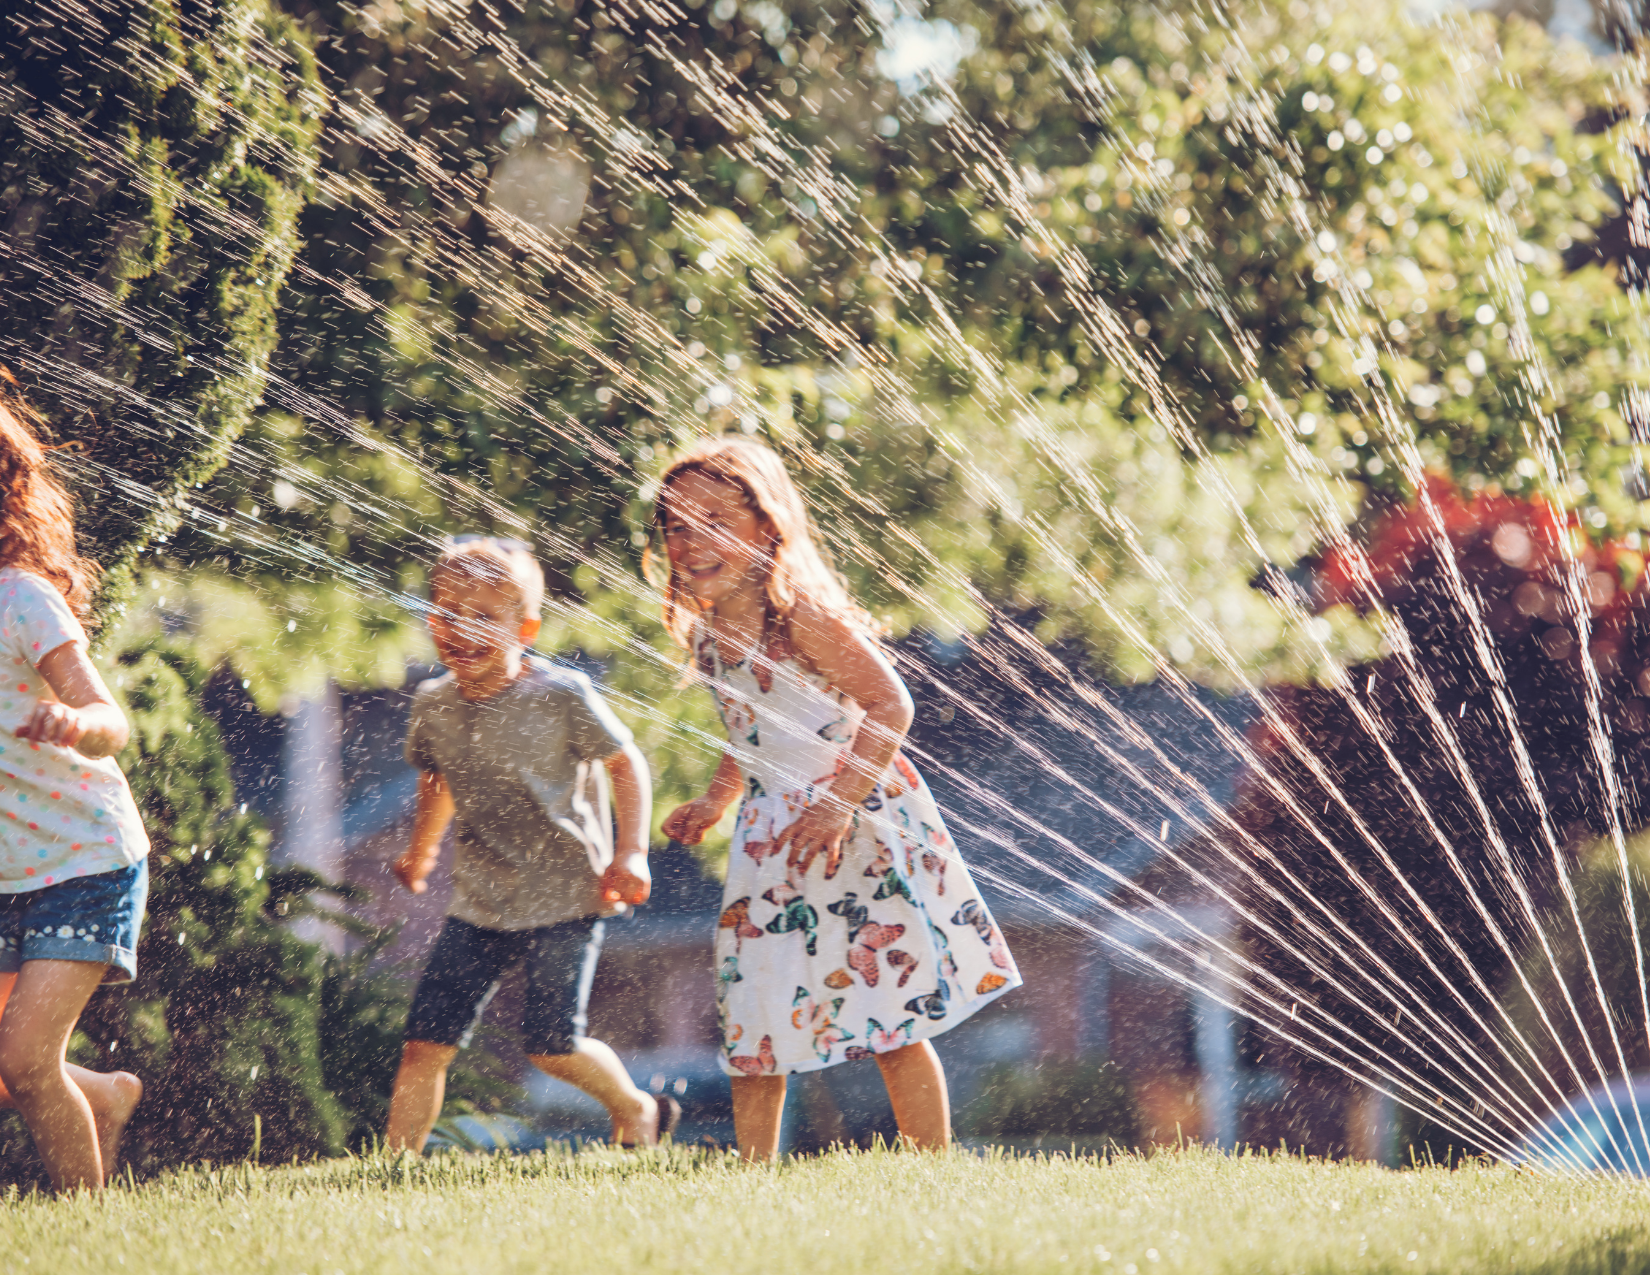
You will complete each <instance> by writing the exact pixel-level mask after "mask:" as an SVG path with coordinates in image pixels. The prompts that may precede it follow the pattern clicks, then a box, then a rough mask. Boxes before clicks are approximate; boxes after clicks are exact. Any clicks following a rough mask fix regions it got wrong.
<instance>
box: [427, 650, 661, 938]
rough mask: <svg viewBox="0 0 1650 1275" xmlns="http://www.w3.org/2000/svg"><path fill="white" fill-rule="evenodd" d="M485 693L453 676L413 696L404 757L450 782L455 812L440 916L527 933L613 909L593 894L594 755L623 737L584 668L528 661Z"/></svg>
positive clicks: (604, 843)
mask: <svg viewBox="0 0 1650 1275" xmlns="http://www.w3.org/2000/svg"><path fill="white" fill-rule="evenodd" d="M525 662H526V667H525V668H524V669H523V671H522V675H521V676H520V677H519V678H517V679H516V680H515V681H514V682H512V683H510V685H508V686H506V687H505V688H504V689H503V690H502V691H500V692H499V693H498V694H497V695H494V696H493V697H492V698H491V699H485V700H476V701H471V700H467V699H465V698H464V697H463V696H462V695H460V694H459V693H458V685H457V683H456V682H455V681H454V680H453V675H452V674H451V673H448V674H446V675H445V676H443V677H437V678H432V679H431V680H430V681H427V682H423V683H421V684H420V685H419V687H418V689H417V690H416V691H414V692H413V705H412V721H411V724H410V725H409V727H408V730H407V760H408V761H409V762H410V763H411V764H412V765H414V766H416V767H417V768H418V769H419V770H424V771H434V772H437V773H439V774H440V775H442V776H443V777H444V778H445V779H446V780H447V785H448V787H449V788H450V789H451V790H452V794H453V802H454V804H455V805H456V806H457V807H458V817H457V825H458V827H457V837H456V840H457V854H456V856H455V858H454V860H453V886H454V889H453V901H452V904H451V906H450V907H449V908H448V909H447V915H449V916H456V917H458V918H459V919H460V920H464V921H468V922H470V923H471V924H472V925H480V926H485V927H486V928H488V929H493V930H527V929H533V928H535V927H537V926H541V925H554V924H556V923H557V922H558V921H571V920H574V919H575V918H577V917H582V916H592V915H599V914H602V913H605V912H610V911H612V908H611V907H610V906H609V905H606V904H604V903H603V902H602V900H601V898H600V895H599V893H598V890H597V884H598V882H599V880H600V874H601V872H602V871H603V870H604V869H605V868H606V866H607V864H608V863H609V862H611V861H612V856H613V850H612V836H611V831H610V828H609V826H608V824H607V818H606V802H605V800H604V799H603V798H604V796H605V793H604V790H603V789H602V788H601V786H600V778H601V777H600V776H599V775H597V774H596V773H595V770H596V766H597V765H599V759H600V758H603V757H610V756H612V755H613V754H614V753H616V752H618V751H619V749H621V748H623V747H624V746H625V745H626V744H628V743H629V742H630V732H629V731H628V730H626V729H625V726H624V724H623V723H622V722H620V721H619V719H618V718H617V717H615V716H613V710H612V709H610V708H608V706H607V703H606V702H605V701H604V700H603V699H602V697H601V695H600V693H599V692H598V691H597V690H596V688H595V687H594V686H593V685H592V684H591V681H590V679H589V678H588V677H586V676H585V675H584V674H583V673H579V672H576V671H574V670H572V669H567V668H562V667H559V666H556V665H553V664H550V663H548V662H546V661H544V660H542V659H538V658H536V657H533V656H528V657H527V658H526V661H525Z"/></svg>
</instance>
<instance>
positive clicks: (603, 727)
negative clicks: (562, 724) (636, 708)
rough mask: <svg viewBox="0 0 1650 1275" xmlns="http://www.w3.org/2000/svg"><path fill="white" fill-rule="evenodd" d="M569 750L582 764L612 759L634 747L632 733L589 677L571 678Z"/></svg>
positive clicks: (576, 676) (569, 686) (568, 682)
mask: <svg viewBox="0 0 1650 1275" xmlns="http://www.w3.org/2000/svg"><path fill="white" fill-rule="evenodd" d="M566 690H567V747H568V749H569V751H571V752H572V754H573V755H574V756H575V757H577V758H578V759H579V760H580V761H594V760H595V759H596V758H598V757H611V756H612V755H613V754H614V753H616V752H618V751H619V750H620V749H621V748H623V747H624V746H625V745H626V744H628V743H630V730H629V728H628V727H626V726H625V724H624V723H623V722H621V721H620V720H619V719H618V718H617V717H615V716H614V715H613V710H612V709H611V708H609V707H608V706H607V701H606V700H605V699H603V698H602V695H601V692H600V691H598V690H597V689H596V686H595V683H593V682H592V681H591V680H590V679H589V678H588V677H585V676H584V675H583V674H577V675H575V676H573V677H570V678H568V680H567V683H566Z"/></svg>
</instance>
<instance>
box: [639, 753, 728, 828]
mask: <svg viewBox="0 0 1650 1275" xmlns="http://www.w3.org/2000/svg"><path fill="white" fill-rule="evenodd" d="M743 786H744V776H743V775H742V774H741V773H740V771H739V763H738V762H737V761H735V760H734V759H733V754H732V753H723V754H722V760H721V762H720V763H719V764H718V765H717V767H716V773H715V774H714V775H712V776H711V780H710V787H709V788H708V789H706V790H705V795H704V796H703V797H695V798H694V799H693V800H692V801H687V802H683V803H682V804H681V805H680V806H677V807H676V809H674V810H672V811H671V812H670V814H669V815H667V816H666V817H665V821H664V823H663V824H662V825H661V826H660V828H659V831H661V832H663V833H664V834H665V836H667V837H669V838H670V839H671V840H672V841H679V842H681V843H682V844H683V845H684V846H696V845H698V844H699V843H700V842H701V841H703V840H704V839H705V833H707V832H708V831H710V829H711V828H712V827H713V826H714V825H715V823H716V821H717V820H718V819H720V818H721V817H722V816H723V815H724V814H726V813H727V809H728V807H729V806H731V805H732V804H733V799H734V798H735V797H737V796H738V795H739V790H740V788H741V787H743Z"/></svg>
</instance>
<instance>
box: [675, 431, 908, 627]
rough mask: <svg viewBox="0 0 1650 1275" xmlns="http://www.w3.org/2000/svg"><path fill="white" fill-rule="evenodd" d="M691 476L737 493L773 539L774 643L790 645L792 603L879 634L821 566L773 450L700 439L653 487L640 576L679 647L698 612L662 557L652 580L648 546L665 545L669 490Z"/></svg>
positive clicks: (796, 495) (734, 439)
mask: <svg viewBox="0 0 1650 1275" xmlns="http://www.w3.org/2000/svg"><path fill="white" fill-rule="evenodd" d="M692 473H698V474H704V475H706V476H707V477H710V478H715V479H718V480H720V481H721V482H725V483H728V484H729V485H731V486H734V487H737V488H739V490H740V491H742V492H743V493H744V495H745V503H746V504H747V505H748V506H749V507H750V509H751V511H752V512H753V513H755V514H756V517H757V521H758V522H759V523H760V524H761V525H762V526H763V527H764V529H765V530H766V531H767V532H768V534H769V535H770V536H772V544H771V547H770V549H769V553H768V573H767V577H768V578H767V581H766V592H767V595H768V611H769V616H770V624H771V625H772V629H773V636H775V637H779V638H786V637H788V629H789V625H790V619H791V615H792V613H793V612H794V611H795V610H796V604H797V601H798V599H800V598H804V597H805V598H807V599H809V600H810V601H811V602H812V603H813V604H814V605H815V606H817V607H821V608H823V609H824V610H826V611H830V612H832V613H834V614H836V615H839V616H841V617H842V618H843V619H844V620H846V621H848V623H850V624H852V625H853V626H854V627H855V628H858V629H860V630H862V631H863V632H865V633H867V634H869V635H872V636H876V635H878V634H879V632H880V630H879V628H878V626H877V624H876V622H875V621H874V620H872V618H871V616H870V614H869V613H868V612H867V611H866V610H865V609H864V608H863V607H861V606H860V605H859V604H858V603H857V602H855V601H854V599H853V597H852V596H851V595H850V594H849V592H848V586H847V584H846V583H845V582H844V581H843V579H842V576H841V575H840V574H838V573H837V571H835V570H834V569H833V568H832V567H831V565H830V563H829V562H828V561H827V560H826V557H825V553H824V552H823V551H822V550H821V549H820V547H819V545H818V543H817V540H816V537H815V533H814V529H813V526H812V523H811V522H810V521H809V518H808V507H807V505H806V504H804V503H803V500H802V493H801V492H800V491H798V490H797V488H796V483H795V482H793V481H792V480H791V476H790V473H789V472H788V471H787V470H786V469H785V462H784V461H782V460H781V459H780V458H779V456H778V454H777V453H775V452H774V451H773V450H772V449H771V448H768V447H764V446H763V445H762V444H761V443H758V442H755V441H754V440H752V439H748V438H741V437H739V436H738V435H724V436H722V437H719V438H707V439H704V440H703V441H701V442H699V443H696V444H695V445H694V446H692V447H690V448H689V449H688V450H687V451H685V452H683V453H682V454H681V455H680V456H678V457H677V458H676V459H675V460H673V461H671V463H670V465H669V467H668V468H666V470H665V472H664V474H663V475H661V477H660V479H659V495H658V498H657V499H656V500H655V501H654V502H653V528H652V529H653V534H652V537H651V538H650V540H649V543H648V548H647V551H646V552H645V553H644V555H643V569H644V570H645V571H646V572H647V574H648V578H649V579H650V580H652V581H653V583H654V584H656V585H658V586H659V587H660V588H661V589H662V590H663V592H664V619H665V628H666V629H667V630H669V632H670V635H671V637H672V638H674V639H675V641H676V643H677V645H679V646H681V647H683V648H684V649H687V648H689V647H690V645H691V643H692V637H693V629H694V626H695V625H697V624H698V622H699V618H700V616H701V614H702V612H701V611H700V609H699V606H698V603H697V602H695V601H694V598H693V595H692V594H691V593H690V592H689V591H688V590H687V588H686V586H685V585H684V584H683V583H682V581H681V580H680V579H679V578H678V575H677V573H676V571H675V570H673V569H670V568H669V567H668V563H669V557H668V555H667V556H666V558H665V561H666V563H667V571H668V573H669V574H668V576H667V577H666V578H665V579H664V580H662V581H661V580H659V579H658V573H657V571H656V568H655V564H656V562H657V561H658V559H657V555H656V554H655V552H654V549H653V546H654V545H655V544H663V543H664V529H665V519H666V518H667V517H668V515H669V512H670V489H671V487H672V485H674V484H675V483H676V481H677V480H678V479H680V478H681V477H683V475H685V474H692Z"/></svg>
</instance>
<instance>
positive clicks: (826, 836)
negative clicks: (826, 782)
mask: <svg viewBox="0 0 1650 1275" xmlns="http://www.w3.org/2000/svg"><path fill="white" fill-rule="evenodd" d="M853 825H854V811H853V807H851V806H846V805H844V804H843V803H842V802H841V801H839V800H835V799H833V798H831V797H828V796H827V797H826V798H825V799H824V800H823V801H818V802H815V803H814V804H813V805H811V806H809V807H808V808H807V809H806V810H804V811H803V812H802V813H801V815H799V816H798V817H797V818H796V820H795V821H794V822H793V823H792V824H791V826H790V827H788V828H786V829H785V831H783V832H781V833H780V834H779V835H778V836H777V837H775V838H774V849H773V852H774V853H775V854H778V853H779V852H780V851H781V850H784V849H786V847H789V851H790V852H789V853H788V854H787V855H786V857H785V863H786V864H787V866H789V867H790V868H792V869H794V870H795V871H796V873H797V875H799V876H800V875H802V874H804V873H806V872H807V871H808V869H809V868H810V867H811V866H813V861H814V859H815V857H817V856H818V855H819V854H820V852H822V851H823V852H824V855H825V879H826V880H830V878H832V877H834V876H835V875H836V873H837V869H838V868H840V867H841V866H842V839H843V838H844V837H846V836H847V835H848V830H849V829H850V828H852V827H853Z"/></svg>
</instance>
